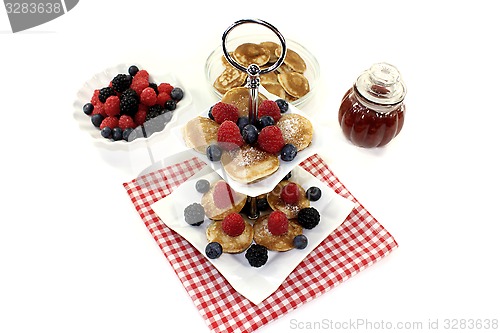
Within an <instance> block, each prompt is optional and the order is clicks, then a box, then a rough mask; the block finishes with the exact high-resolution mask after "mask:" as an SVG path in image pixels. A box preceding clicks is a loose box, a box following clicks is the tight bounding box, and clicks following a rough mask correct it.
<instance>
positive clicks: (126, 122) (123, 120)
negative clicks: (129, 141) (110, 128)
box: [118, 114, 135, 130]
mask: <svg viewBox="0 0 500 333" xmlns="http://www.w3.org/2000/svg"><path fill="white" fill-rule="evenodd" d="M118 127H120V128H121V129H122V130H124V129H126V128H135V123H134V119H133V118H132V117H131V116H127V115H126V114H124V115H122V116H120V119H118Z"/></svg>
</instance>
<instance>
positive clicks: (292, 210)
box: [267, 180, 311, 219]
mask: <svg viewBox="0 0 500 333" xmlns="http://www.w3.org/2000/svg"><path fill="white" fill-rule="evenodd" d="M289 183H293V182H290V181H288V180H282V181H281V182H279V183H278V185H276V187H275V188H274V189H273V190H272V191H271V192H269V193H268V194H267V202H268V203H269V207H271V208H272V209H273V210H279V211H281V212H283V213H285V215H286V217H287V218H288V219H296V218H297V216H298V214H299V210H301V209H302V208H306V207H309V206H310V204H311V202H310V201H309V199H307V197H306V191H305V190H304V189H303V188H302V186H300V185H299V184H297V183H295V184H297V186H298V188H299V200H298V201H297V203H296V204H293V205H290V204H287V203H286V202H284V201H283V199H281V190H282V189H283V187H285V186H286V185H288V184H289Z"/></svg>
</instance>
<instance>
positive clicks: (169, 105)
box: [164, 90, 177, 111]
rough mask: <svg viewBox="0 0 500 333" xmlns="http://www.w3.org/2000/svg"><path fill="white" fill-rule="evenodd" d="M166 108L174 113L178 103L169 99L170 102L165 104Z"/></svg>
mask: <svg viewBox="0 0 500 333" xmlns="http://www.w3.org/2000/svg"><path fill="white" fill-rule="evenodd" d="M172 91H173V90H172ZM164 107H165V109H167V110H168V111H174V110H175V108H176V107H177V103H176V102H175V101H174V100H173V99H169V100H168V101H166V102H165V105H164Z"/></svg>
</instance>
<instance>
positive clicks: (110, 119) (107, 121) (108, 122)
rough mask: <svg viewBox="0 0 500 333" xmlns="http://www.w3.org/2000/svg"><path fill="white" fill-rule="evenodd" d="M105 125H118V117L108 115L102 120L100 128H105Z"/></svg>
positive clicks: (112, 126)
mask: <svg viewBox="0 0 500 333" xmlns="http://www.w3.org/2000/svg"><path fill="white" fill-rule="evenodd" d="M104 127H109V128H111V129H113V128H115V127H118V118H116V117H106V118H104V119H103V121H102V122H101V125H100V126H99V128H100V129H103V128H104Z"/></svg>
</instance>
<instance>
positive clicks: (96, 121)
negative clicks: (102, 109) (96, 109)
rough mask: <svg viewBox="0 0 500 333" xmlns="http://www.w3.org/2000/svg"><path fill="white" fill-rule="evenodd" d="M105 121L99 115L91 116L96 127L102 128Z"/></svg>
mask: <svg viewBox="0 0 500 333" xmlns="http://www.w3.org/2000/svg"><path fill="white" fill-rule="evenodd" d="M103 120H104V117H103V116H102V115H100V114H98V113H96V114H93V115H91V116H90V121H91V122H92V124H93V125H94V126H95V127H99V126H101V123H102V121H103Z"/></svg>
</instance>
